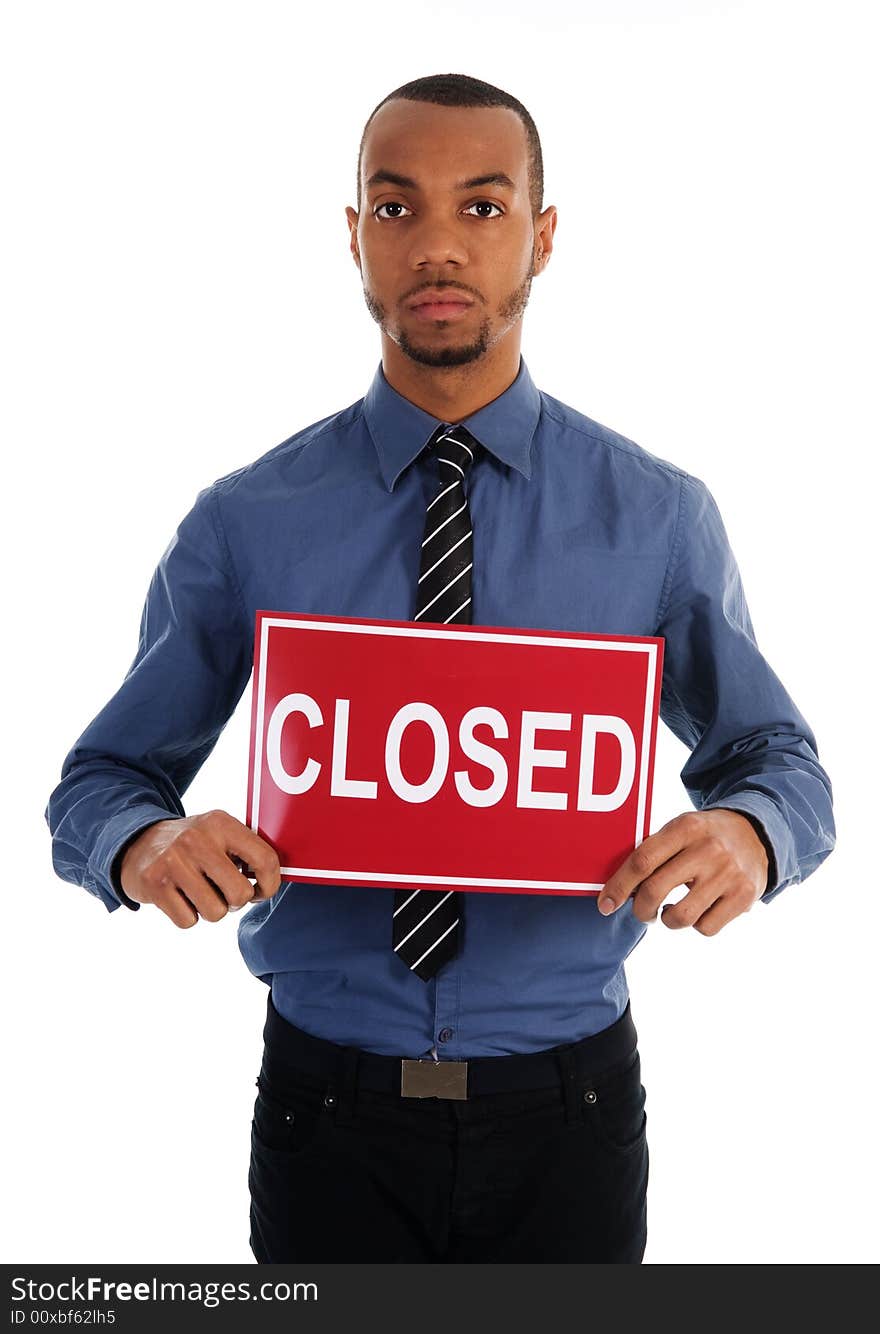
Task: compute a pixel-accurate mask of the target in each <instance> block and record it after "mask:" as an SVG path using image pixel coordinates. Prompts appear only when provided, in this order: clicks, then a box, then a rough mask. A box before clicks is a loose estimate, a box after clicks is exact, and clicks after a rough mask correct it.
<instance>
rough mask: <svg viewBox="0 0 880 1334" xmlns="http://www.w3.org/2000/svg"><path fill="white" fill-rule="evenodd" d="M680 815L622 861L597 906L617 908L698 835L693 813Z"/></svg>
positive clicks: (602, 892) (610, 909) (604, 912)
mask: <svg viewBox="0 0 880 1334" xmlns="http://www.w3.org/2000/svg"><path fill="white" fill-rule="evenodd" d="M692 813H693V814H695V812H687V813H685V814H684V815H677V816H676V817H675V818H674V819H673V820H670V821H669V823H668V824H665V825H664V826H663V828H662V829H658V830H657V832H656V834H651V835H649V837H648V838H646V839H643V840H642V842H641V843H640V844H639V846H638V847H637V848H634V849H633V851H632V852H631V853H630V854H629V856H628V857H627V858H626V859H625V860H624V861H623V862H622V863H621V865H620V866H619V867H618V868H617V870H616V871H615V872H614V874H613V875H612V876H611V877H610V879H609V880H607V881H606V882H605V886H604V888H603V889H602V891H601V892H600V894H599V902H598V908H599V911H600V912H601V913H603V914H605V915H607V914H608V913H610V912H614V911H615V910H616V909H617V908H619V907H620V906H621V904H622V903H625V902H626V901H627V899H628V898H629V897H630V896H631V895H632V893H633V891H634V890H635V889H636V888H637V887H638V886H639V885H640V884H641V883H642V881H643V880H647V878H648V876H649V875H652V874H653V873H654V871H656V870H657V869H658V867H660V866H662V865H663V864H664V862H667V861H669V859H670V858H671V857H674V856H675V855H676V853H678V852H681V850H682V849H683V848H684V847H686V846H687V844H688V843H689V842H690V841H691V840H692V839H693V838H695V837H697V836H698V829H697V827H696V826H695V825H694V824H693V822H692V821H691V818H690V816H691V814H692Z"/></svg>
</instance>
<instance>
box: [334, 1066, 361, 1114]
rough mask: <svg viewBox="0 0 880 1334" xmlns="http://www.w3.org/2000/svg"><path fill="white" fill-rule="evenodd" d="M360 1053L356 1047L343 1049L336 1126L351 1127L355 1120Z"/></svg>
mask: <svg viewBox="0 0 880 1334" xmlns="http://www.w3.org/2000/svg"><path fill="white" fill-rule="evenodd" d="M359 1056H360V1052H359V1051H358V1049H357V1047H345V1048H344V1049H343V1053H342V1061H341V1064H340V1070H339V1102H338V1104H337V1107H336V1124H337V1125H340V1126H347V1125H351V1123H352V1122H353V1121H356V1120H357V1117H356V1114H355V1103H356V1100H357V1071H358V1058H359Z"/></svg>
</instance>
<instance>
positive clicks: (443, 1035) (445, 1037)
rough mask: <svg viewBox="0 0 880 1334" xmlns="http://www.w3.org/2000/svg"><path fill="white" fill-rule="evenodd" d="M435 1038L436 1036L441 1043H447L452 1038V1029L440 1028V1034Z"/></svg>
mask: <svg viewBox="0 0 880 1334" xmlns="http://www.w3.org/2000/svg"><path fill="white" fill-rule="evenodd" d="M437 1036H438V1038H439V1039H440V1041H441V1042H448V1041H449V1039H450V1038H451V1037H452V1029H451V1028H441V1029H440V1032H439V1033H438V1034H437Z"/></svg>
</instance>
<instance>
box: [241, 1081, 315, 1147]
mask: <svg viewBox="0 0 880 1334" xmlns="http://www.w3.org/2000/svg"><path fill="white" fill-rule="evenodd" d="M257 1086H258V1092H257V1096H256V1099H255V1101H254V1113H253V1120H252V1122H251V1131H252V1136H253V1138H254V1140H255V1142H256V1146H257V1147H258V1148H263V1149H268V1150H270V1152H272V1153H280V1154H285V1155H287V1156H288V1157H291V1156H294V1155H296V1154H301V1153H305V1151H306V1150H307V1149H309V1148H311V1147H312V1145H313V1144H315V1143H316V1141H317V1140H318V1139H319V1138H320V1136H321V1134H322V1133H323V1131H324V1129H325V1127H326V1126H327V1125H328V1124H329V1123H330V1121H331V1117H332V1113H331V1108H332V1106H333V1105H334V1101H335V1100H332V1099H331V1101H330V1102H329V1103H328V1101H327V1096H328V1095H327V1094H325V1093H320V1092H318V1091H317V1090H316V1089H313V1088H305V1087H294V1086H287V1087H285V1088H284V1089H283V1090H276V1089H270V1088H269V1087H268V1086H267V1084H266V1082H265V1079H264V1078H263V1076H262V1075H260V1076H259V1077H258V1079H257Z"/></svg>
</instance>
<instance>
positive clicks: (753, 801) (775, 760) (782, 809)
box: [656, 474, 835, 902]
mask: <svg viewBox="0 0 880 1334" xmlns="http://www.w3.org/2000/svg"><path fill="white" fill-rule="evenodd" d="M656 633H657V634H658V635H662V636H663V638H664V640H665V646H664V662H663V682H662V688H661V696H660V716H661V718H662V719H663V721H664V722H665V723H666V725H667V726H668V727H669V728H670V730H671V731H672V732H673V733H674V734H675V735H676V736H677V737H678V738H679V740H681V741H683V742H684V743H685V745H687V746H688V748H689V749H690V751H691V754H690V757H689V759H688V760H687V763H686V764H685V765H684V768H683V769H682V770H681V780H682V782H683V783H684V786H685V788H686V790H687V792H688V795H689V797H690V799H691V802H692V803H693V805H694V806H695V807H697V808H698V809H700V810H709V809H711V808H713V807H726V808H727V809H730V810H737V811H739V812H740V813H741V814H743V815H745V816H746V817H747V818H749V819H750V821H751V823H752V824H753V826H754V827H755V828H756V832H757V833H758V834H759V836H760V837H762V841H763V842H764V845H765V847H766V848H767V852H768V862H769V865H768V879H767V887H766V889H765V891H764V893H763V895H762V899H763V901H764V902H769V901H770V900H771V899H773V898H775V896H776V895H777V894H778V893H779V892H780V891H781V890H782V889H784V888H785V887H786V886H787V885H790V884H793V883H796V882H797V881H799V880H804V879H805V878H806V877H807V876H808V875H810V874H811V873H812V872H813V871H814V870H815V869H816V867H817V866H819V865H820V864H821V862H823V861H824V859H825V858H826V857H827V856H828V854H829V853H830V852H831V850H832V848H833V847H834V843H835V828H834V815H833V809H832V789H831V782H830V779H829V777H828V775H827V773H826V772H825V770H824V769H823V768H822V766H821V764H820V763H819V753H818V747H817V744H816V738H815V735H814V734H813V731H812V730H811V728H810V727H809V725H808V723H807V721H806V719H805V718H804V716H803V714H802V713H801V712H800V710H799V709H798V708H797V706H796V705H795V703H794V701H793V700H792V698H791V696H790V695H789V693H788V692H787V691H786V689H785V687H784V686H783V685H782V682H781V681H780V680H779V677H778V676H777V675H776V673H775V672H774V671H773V669H772V668H771V667H770V665H769V663H768V662H767V660H766V659H765V658H764V656H763V654H762V653H761V651H760V649H759V648H758V644H757V641H756V638H755V633H754V628H753V626H752V621H751V617H750V614H749V609H748V606H747V603H746V598H745V593H744V590H743V585H742V579H741V577H740V572H739V569H738V566H737V563H736V560H735V558H734V555H733V552H732V551H731V548H730V543H729V541H728V537H727V533H726V530H725V528H724V523H723V521H722V518H721V514H720V512H719V509H718V506H717V504H716V502H715V500H714V498H713V496H712V494H711V492H710V491H709V489H708V487H707V486H706V485H705V483H704V482H702V481H700V480H699V479H698V478H696V477H693V476H690V475H688V474H683V475H682V478H681V491H680V498H679V513H678V519H677V525H676V533H675V538H674V541H673V550H672V553H671V556H670V564H669V570H668V573H667V578H666V582H665V586H664V591H663V594H662V595H661V607H660V613H659V621H658V628H657V631H656Z"/></svg>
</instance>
